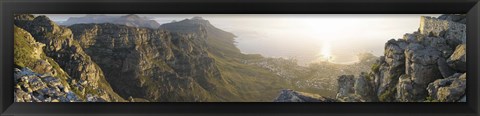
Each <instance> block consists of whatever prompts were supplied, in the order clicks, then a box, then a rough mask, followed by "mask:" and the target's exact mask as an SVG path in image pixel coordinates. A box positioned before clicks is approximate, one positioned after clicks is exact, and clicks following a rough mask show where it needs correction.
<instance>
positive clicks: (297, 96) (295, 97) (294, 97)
mask: <svg viewBox="0 0 480 116" xmlns="http://www.w3.org/2000/svg"><path fill="white" fill-rule="evenodd" d="M273 102H337V100H335V99H332V98H326V97H322V96H320V95H317V94H310V93H304V92H298V91H294V90H290V89H286V90H282V91H281V92H280V95H278V97H277V98H276V99H275V100H274V101H273Z"/></svg>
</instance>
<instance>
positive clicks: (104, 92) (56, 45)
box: [15, 15, 124, 101]
mask: <svg viewBox="0 0 480 116" xmlns="http://www.w3.org/2000/svg"><path fill="white" fill-rule="evenodd" d="M15 25H16V26H18V27H19V28H18V29H16V30H15V31H16V32H15V33H16V35H15V41H16V42H19V43H18V44H16V45H18V46H15V51H16V52H15V56H18V57H16V58H15V60H16V62H15V64H16V65H17V66H18V67H19V68H32V69H34V70H33V71H34V73H40V74H42V73H45V72H52V71H50V69H52V67H54V68H55V69H56V70H55V71H53V72H52V73H59V72H65V73H66V74H64V73H59V74H61V75H59V76H58V77H57V78H63V79H64V80H67V81H68V82H69V85H70V86H71V87H72V90H74V91H76V93H77V95H78V96H81V97H83V98H86V97H94V98H95V99H97V98H98V99H99V101H124V100H123V99H122V98H121V97H120V96H118V95H117V94H116V93H115V92H113V91H112V89H111V87H110V85H109V83H107V82H106V81H105V77H104V75H103V72H102V70H101V69H100V67H98V65H97V64H95V63H94V62H93V61H92V60H91V58H90V57H89V56H88V55H87V54H86V53H85V52H84V51H83V49H82V47H81V46H80V45H79V44H78V43H77V42H76V41H75V40H74V39H73V35H72V32H71V31H70V29H68V28H66V27H61V26H58V25H57V24H55V23H54V22H52V21H51V20H50V19H49V18H48V17H45V16H38V17H35V16H33V15H16V16H15ZM20 28H21V29H20ZM26 38H27V39H26ZM32 38H33V39H34V40H32ZM17 40H18V41H17ZM28 44H34V46H37V47H33V48H32V49H30V50H29V49H25V48H29V47H26V46H27V45H28ZM21 46H23V47H21ZM43 46H44V47H45V48H43ZM32 50H33V51H32ZM28 54H33V56H38V54H44V55H40V56H41V57H40V59H41V60H43V61H41V62H37V63H34V62H32V59H28V57H29V55H28ZM33 58H35V57H33ZM36 58H37V59H38V57H36ZM31 63H34V64H39V65H38V66H41V67H43V68H41V67H40V69H45V70H35V69H37V68H38V67H37V66H36V65H35V66H32V65H31ZM57 63H58V64H57ZM60 69H63V71H60ZM65 69H66V70H65ZM64 86H66V85H64Z"/></svg>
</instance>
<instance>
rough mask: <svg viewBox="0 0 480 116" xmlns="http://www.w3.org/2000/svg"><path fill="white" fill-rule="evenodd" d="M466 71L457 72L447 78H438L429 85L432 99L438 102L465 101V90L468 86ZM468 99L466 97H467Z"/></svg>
mask: <svg viewBox="0 0 480 116" xmlns="http://www.w3.org/2000/svg"><path fill="white" fill-rule="evenodd" d="M466 75H467V74H466V73H464V74H460V73H457V74H455V75H452V76H451V77H448V78H445V79H438V80H436V81H434V82H433V83H430V84H429V85H428V88H427V90H428V94H429V95H430V99H432V100H436V101H438V102H455V101H463V102H465V101H466V100H462V99H463V98H464V97H465V90H466V88H467V86H466V84H467V82H466V81H467V80H466ZM465 99H466V97H465Z"/></svg>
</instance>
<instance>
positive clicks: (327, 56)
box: [317, 43, 333, 62]
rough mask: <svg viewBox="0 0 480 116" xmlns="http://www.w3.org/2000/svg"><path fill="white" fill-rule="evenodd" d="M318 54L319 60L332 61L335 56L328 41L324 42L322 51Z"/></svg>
mask: <svg viewBox="0 0 480 116" xmlns="http://www.w3.org/2000/svg"><path fill="white" fill-rule="evenodd" d="M317 56H318V57H319V59H318V60H319V61H323V62H325V61H326V62H332V60H333V56H332V50H331V47H330V45H329V44H328V43H325V44H323V46H322V48H321V50H320V53H319V54H318V55H317Z"/></svg>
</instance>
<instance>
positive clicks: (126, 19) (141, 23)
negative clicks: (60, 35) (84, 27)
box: [60, 14, 160, 29]
mask: <svg viewBox="0 0 480 116" xmlns="http://www.w3.org/2000/svg"><path fill="white" fill-rule="evenodd" d="M88 23H95V24H100V23H112V24H119V25H126V26H131V27H146V28H151V29H156V28H158V27H159V26H160V24H158V23H157V22H156V21H155V20H150V19H148V18H146V17H140V16H138V15H135V14H129V15H125V16H108V15H95V14H88V15H86V16H84V17H70V18H69V19H68V20H67V21H65V22H61V23H60V25H66V26H70V25H73V24H88Z"/></svg>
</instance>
